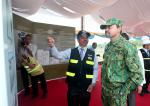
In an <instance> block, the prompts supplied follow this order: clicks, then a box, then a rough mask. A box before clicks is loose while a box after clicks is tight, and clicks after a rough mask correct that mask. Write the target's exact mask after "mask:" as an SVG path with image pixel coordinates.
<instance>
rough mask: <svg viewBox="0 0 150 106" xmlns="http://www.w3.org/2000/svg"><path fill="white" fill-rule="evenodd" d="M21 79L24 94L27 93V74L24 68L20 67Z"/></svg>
mask: <svg viewBox="0 0 150 106" xmlns="http://www.w3.org/2000/svg"><path fill="white" fill-rule="evenodd" d="M21 78H22V83H23V87H24V90H25V93H29V74H28V72H27V71H26V69H25V68H24V67H21Z"/></svg>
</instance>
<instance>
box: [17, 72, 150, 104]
mask: <svg viewBox="0 0 150 106" xmlns="http://www.w3.org/2000/svg"><path fill="white" fill-rule="evenodd" d="M99 78H100V73H99ZM47 85H48V97H47V98H45V99H43V98H41V96H42V92H41V90H40V88H39V90H40V94H39V97H37V98H36V99H32V97H31V95H30V96H27V97H25V96H24V95H23V93H22V92H21V93H20V94H19V95H18V104H19V106H67V95H66V92H67V86H66V84H65V79H64V78H63V79H58V80H51V81H48V82H47ZM100 95H101V85H100V80H99V81H98V82H97V85H96V88H95V89H94V90H93V92H92V97H91V102H90V106H102V100H101V96H100ZM137 106H150V94H146V95H144V97H140V96H139V95H138V94H137Z"/></svg>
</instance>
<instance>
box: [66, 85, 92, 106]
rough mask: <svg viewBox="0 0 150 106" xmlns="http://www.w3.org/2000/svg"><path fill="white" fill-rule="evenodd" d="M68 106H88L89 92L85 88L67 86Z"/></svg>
mask: <svg viewBox="0 0 150 106" xmlns="http://www.w3.org/2000/svg"><path fill="white" fill-rule="evenodd" d="M67 96H68V106H89V102H90V98H91V94H90V93H89V92H87V91H86V89H85V90H81V89H79V88H75V87H68V94H67Z"/></svg>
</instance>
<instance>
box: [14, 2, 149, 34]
mask: <svg viewBox="0 0 150 106" xmlns="http://www.w3.org/2000/svg"><path fill="white" fill-rule="evenodd" d="M149 5H150V0H28V1H27V0H12V8H13V11H14V12H19V13H23V14H26V15H28V16H29V15H33V14H35V13H37V12H38V11H39V10H40V8H42V9H45V10H46V11H47V10H49V11H50V12H53V13H54V12H55V13H57V14H58V15H61V16H64V17H69V18H78V17H81V16H84V15H87V14H91V16H93V18H94V19H95V20H96V21H97V22H98V23H103V22H104V21H102V20H107V19H108V18H110V17H117V18H120V19H121V20H123V21H124V27H123V31H125V32H130V33H134V34H135V35H137V36H139V35H140V36H141V35H150V28H149V27H150V12H149V10H150V6H149Z"/></svg>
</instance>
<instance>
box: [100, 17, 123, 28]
mask: <svg viewBox="0 0 150 106" xmlns="http://www.w3.org/2000/svg"><path fill="white" fill-rule="evenodd" d="M110 25H117V26H122V25H123V22H122V21H121V20H120V19H117V18H110V19H108V20H107V21H106V24H102V25H100V28H101V29H106V28H107V26H110Z"/></svg>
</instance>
